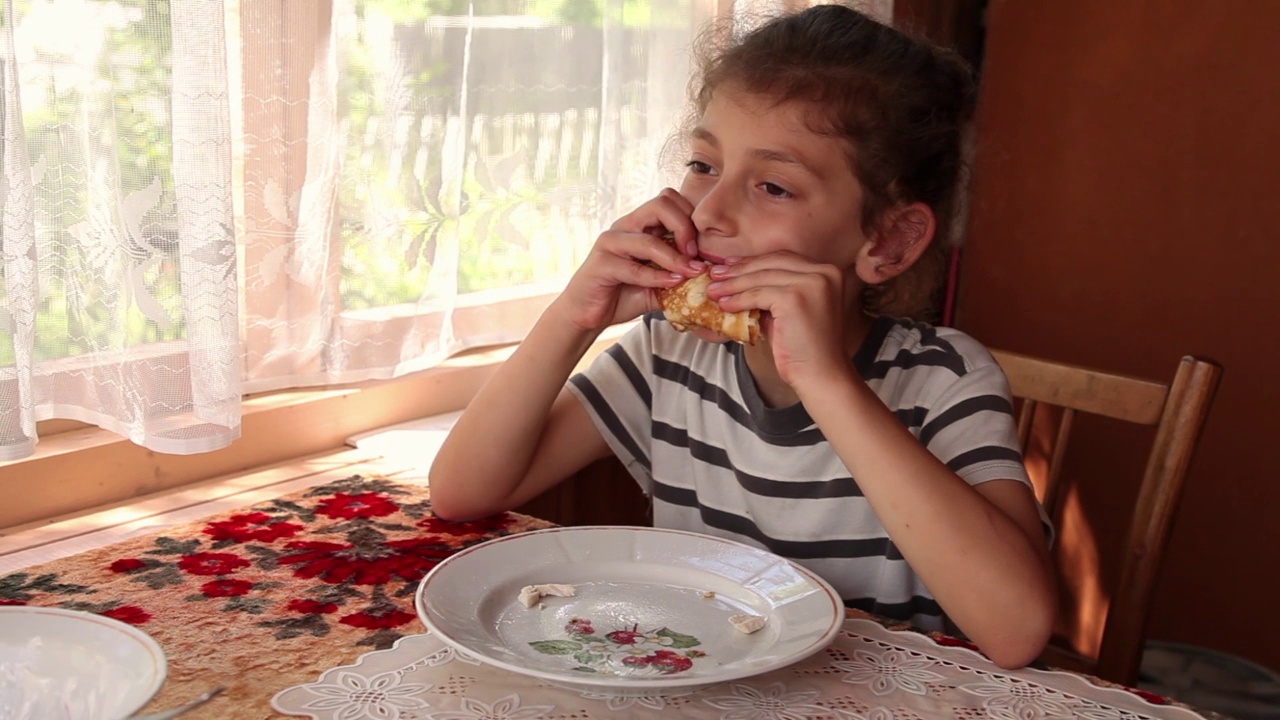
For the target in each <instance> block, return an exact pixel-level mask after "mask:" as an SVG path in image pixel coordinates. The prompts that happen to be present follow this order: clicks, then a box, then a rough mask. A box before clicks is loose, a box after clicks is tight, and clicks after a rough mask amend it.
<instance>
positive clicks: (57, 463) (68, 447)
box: [0, 324, 630, 535]
mask: <svg viewBox="0 0 1280 720" xmlns="http://www.w3.org/2000/svg"><path fill="white" fill-rule="evenodd" d="M629 327H630V324H624V325H620V326H616V327H614V328H610V329H609V330H608V331H606V332H605V333H603V334H602V335H601V336H600V338H599V339H598V340H597V342H596V343H595V345H593V346H592V348H591V350H590V351H589V352H588V353H587V355H586V356H585V357H584V358H583V360H582V363H581V364H580V365H579V367H583V366H585V364H586V363H588V362H590V361H591V360H592V359H593V358H594V357H595V355H596V354H598V353H599V352H600V351H602V350H603V349H604V348H606V347H608V346H609V345H610V344H612V343H613V342H614V340H616V339H617V338H618V337H619V336H620V335H621V334H622V333H623V332H625V331H626V330H627V329H629ZM514 348H515V346H514V345H509V346H503V347H497V348H485V349H479V350H473V351H469V352H466V353H462V354H460V355H458V356H455V357H453V358H450V359H449V360H446V361H445V362H444V363H442V364H440V365H438V366H436V367H434V368H431V369H430V370H424V371H422V372H418V373H413V374H411V375H408V376H405V377H402V378H397V379H395V380H384V381H371V382H365V383H359V384H356V385H350V386H341V387H332V388H321V389H309V390H285V391H278V392H271V393H264V394H261V395H256V396H251V397H246V398H245V400H244V407H243V417H242V419H241V437H240V438H239V439H238V440H236V441H235V442H233V443H232V444H231V445H230V446H229V447H226V448H223V449H221V450H216V451H213V452H208V453H201V454H196V455H168V454H163V453H158V452H155V451H153V450H149V449H147V448H144V447H141V446H139V445H135V444H134V443H132V442H130V441H128V440H126V439H124V438H122V437H121V436H119V435H116V434H115V433H112V432H109V431H106V430H102V429H99V428H96V427H84V428H75V429H70V430H64V431H63V432H59V433H57V434H52V435H48V436H46V437H41V439H40V443H39V444H38V445H37V447H36V452H35V454H33V455H32V456H31V457H28V458H24V459H22V460H18V461H13V462H7V463H0V497H7V498H9V499H10V501H9V502H7V503H4V504H3V506H0V535H5V534H8V533H10V532H12V531H14V530H17V529H18V528H19V527H21V528H22V529H29V528H31V527H32V526H33V525H38V524H40V523H42V522H51V521H53V520H54V519H65V518H67V517H71V516H74V515H77V514H83V513H87V512H91V511H92V510H94V509H100V508H103V507H109V506H113V505H118V504H120V503H123V502H126V501H129V500H131V499H135V498H140V497H144V496H152V495H155V494H157V493H162V492H165V491H171V490H175V489H178V488H182V487H184V486H189V485H192V484H195V483H200V482H204V481H208V480H210V479H212V478H218V477H221V476H225V475H232V474H235V473H242V472H246V471H250V470H253V469H255V468H263V467H267V466H271V465H275V464H278V463H282V462H287V461H289V460H293V459H298V458H304V457H308V456H312V455H316V454H318V453H324V452H332V451H337V450H341V449H342V448H344V446H345V444H346V442H347V440H348V438H350V437H351V436H353V435H358V434H361V433H366V432H368V431H370V430H375V429H377V428H381V427H385V426H387V425H394V424H396V423H401V422H405V421H408V420H413V419H416V418H421V417H426V416H430V415H438V414H441V413H447V412H452V411H456V410H460V409H462V408H463V407H465V406H466V404H467V403H468V402H469V401H470V399H471V398H472V397H473V396H474V395H475V393H476V392H477V391H478V390H479V389H480V387H481V386H482V385H483V384H484V382H485V381H486V380H487V379H488V378H489V377H490V376H491V375H492V374H493V372H494V370H495V369H496V368H497V367H498V365H499V364H500V363H502V361H504V360H506V359H507V358H508V357H509V356H510V355H511V353H512V351H513V350H514ZM429 463H430V460H429V459H427V458H424V460H423V464H424V467H422V468H420V470H421V472H422V473H424V474H425V472H426V470H427V467H425V465H429Z"/></svg>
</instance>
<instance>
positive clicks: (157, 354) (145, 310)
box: [0, 0, 240, 460]
mask: <svg viewBox="0 0 1280 720" xmlns="http://www.w3.org/2000/svg"><path fill="white" fill-rule="evenodd" d="M2 21H3V28H2V30H3V38H4V40H3V48H2V50H0V64H2V67H3V71H2V73H0V81H2V82H3V89H2V91H0V97H2V98H3V106H2V107H0V115H2V116H3V137H0V164H2V165H3V179H4V193H3V203H4V204H3V224H2V225H0V232H2V233H3V236H2V237H0V242H2V247H3V256H4V261H3V284H2V287H3V290H2V292H3V295H2V296H0V459H6V460H7V459H16V458H20V457H23V456H25V455H28V454H30V453H31V452H32V451H33V449H34V444H35V440H36V422H37V421H38V420H42V419H46V418H51V417H62V418H72V419H76V420H81V421H85V422H89V423H94V424H98V425H101V426H103V427H107V428H110V429H111V430H114V431H115V432H118V433H119V434H121V435H123V436H125V437H128V438H130V439H131V440H133V441H135V442H138V443H140V444H143V445H146V446H147V447H151V448H154V449H156V450H159V451H162V452H193V451H199V450H204V449H211V448H214V447H219V446H222V445H225V444H226V442H227V440H228V438H229V436H230V435H232V434H234V432H235V428H237V427H238V418H239V397H240V376H239V373H238V367H239V360H238V356H237V346H238V338H237V332H238V331H237V327H238V322H237V317H236V313H237V309H236V308H237V303H236V297H237V295H236V293H237V290H236V277H235V246H234V240H233V237H232V232H231V228H232V211H231V208H232V203H231V174H230V123H229V117H228V103H229V99H228V95H227V85H226V67H227V63H226V58H225V50H224V48H225V46H224V45H223V44H222V43H221V42H220V41H219V42H210V39H211V38H213V39H220V38H221V37H222V24H223V22H222V21H223V5H222V2H221V0H184V1H183V2H181V3H177V2H175V3H173V5H172V7H170V6H169V4H168V3H154V2H145V1H143V0H131V1H127V0H119V1H118V2H91V1H89V0H48V1H44V0H26V1H24V0H5V2H4V4H3V20H2Z"/></svg>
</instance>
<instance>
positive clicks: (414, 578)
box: [0, 476, 550, 720]
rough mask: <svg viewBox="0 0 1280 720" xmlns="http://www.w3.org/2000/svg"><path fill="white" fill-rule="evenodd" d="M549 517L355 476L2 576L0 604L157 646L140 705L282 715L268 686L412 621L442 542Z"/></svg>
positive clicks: (400, 632)
mask: <svg viewBox="0 0 1280 720" xmlns="http://www.w3.org/2000/svg"><path fill="white" fill-rule="evenodd" d="M548 526H550V523H547V522H544V521H541V520H536V519H534V518H530V517H527V516H522V515H517V514H505V515H500V516H497V517H494V518H490V519H487V520H484V521H480V522H474V523H447V522H444V521H442V520H439V519H437V518H436V517H434V516H433V515H432V514H431V505H430V502H429V501H428V500H427V490H426V488H424V487H420V486H412V485H403V484H397V483H394V482H392V481H390V480H387V479H384V478H377V477H361V476H354V477H350V478H347V479H344V480H340V481H337V482H332V483H329V484H326V485H320V486H317V487H314V488H311V489H309V490H306V491H302V492H299V493H296V494H292V495H287V496H284V497H280V498H277V499H275V500H272V501H270V502H265V503H261V504H259V505H255V506H253V507H249V508H245V509H243V510H238V511H234V512H228V513H224V514H221V515H217V516H214V517H211V518H208V519H207V520H205V521H202V522H197V523H192V524H189V525H184V526H179V527H174V528H171V529H169V530H166V531H163V532H160V533H158V534H154V535H147V536H141V537H137V538H134V539H132V540H128V541H125V542H122V543H119V544H116V545H111V546H108V547H103V548H99V549H96V550H92V551H88V552H84V553H80V554H77V555H73V556H71V557H67V558H63V559H61V560H56V561H53V562H50V563H46V564H43V565H39V566H35V567H31V568H28V569H25V570H22V571H19V572H14V573H10V574H8V575H4V576H0V605H28V604H30V605H39V606H45V607H60V608H68V609H75V610H85V611H89V612H95V613H101V614H103V615H107V616H110V617H113V618H116V619H118V620H122V621H124V622H126V623H130V624H132V625H135V626H136V627H138V628H139V629H141V630H143V631H145V632H146V633H147V634H149V635H151V636H152V637H153V638H155V640H156V641H157V642H158V643H159V644H160V647H161V648H162V649H163V650H164V652H165V655H166V658H167V661H168V678H167V680H166V681H165V684H164V687H163V688H162V689H161V690H160V692H159V694H157V696H156V698H155V699H154V700H153V701H152V702H151V703H150V704H149V705H148V709H149V710H158V709H162V708H167V707H172V706H174V705H178V704H179V703H181V702H183V701H185V700H188V699H190V698H192V697H195V696H196V695H199V694H200V693H202V692H204V691H205V690H208V689H209V688H211V687H213V686H215V685H220V684H225V685H227V688H228V689H227V691H226V692H225V693H223V694H222V695H221V696H220V697H218V698H216V699H215V700H213V701H212V702H210V703H209V704H208V705H206V706H205V707H203V708H200V709H198V710H196V711H194V712H192V713H191V714H189V715H186V716H184V718H192V719H193V720H196V719H198V718H207V719H208V720H215V719H216V720H241V719H246V720H247V719H253V720H258V719H262V718H279V717H282V716H281V715H280V714H279V713H278V712H276V711H275V710H274V709H272V707H271V702H270V700H271V696H272V695H274V694H275V693H277V692H279V691H280V690H281V689H283V688H286V687H289V686H290V685H295V684H301V683H306V682H309V681H311V680H313V679H314V678H315V677H316V676H317V675H319V674H320V673H321V672H323V671H324V670H325V669H327V668H330V667H333V666H335V665H341V664H344V663H350V662H353V661H355V660H356V659H357V658H358V657H359V656H360V655H361V654H362V653H366V652H369V651H371V650H379V649H384V648H390V647H391V646H392V645H393V644H394V643H395V642H396V641H397V640H400V639H401V638H404V637H407V636H412V635H416V634H418V633H420V632H422V630H423V627H422V623H421V622H420V621H419V620H418V618H417V614H416V613H415V611H414V607H413V593H414V590H416V589H417V586H418V583H419V581H420V580H421V579H422V577H423V575H425V574H426V572H427V571H428V570H430V569H431V568H432V567H434V566H435V564H436V563H437V562H439V561H440V560H442V559H444V558H446V557H448V556H449V555H451V554H453V553H454V552H456V551H458V550H460V549H462V548H464V547H467V546H469V545H473V544H475V543H477V542H481V541H484V540H489V539H491V538H494V537H499V536H502V535H508V534H511V533H516V532H522V531H525V530H531V529H534V528H541V527H548Z"/></svg>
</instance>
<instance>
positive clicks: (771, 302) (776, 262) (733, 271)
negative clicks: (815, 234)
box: [707, 251, 850, 388]
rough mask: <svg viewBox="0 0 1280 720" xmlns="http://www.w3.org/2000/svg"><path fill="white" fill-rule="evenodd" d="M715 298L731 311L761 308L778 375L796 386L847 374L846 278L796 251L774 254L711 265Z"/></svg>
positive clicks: (836, 270)
mask: <svg viewBox="0 0 1280 720" xmlns="http://www.w3.org/2000/svg"><path fill="white" fill-rule="evenodd" d="M711 278H712V280H713V281H714V282H712V284H711V285H710V286H709V287H708V288H707V294H708V296H710V297H711V299H713V300H715V301H717V302H719V303H720V306H721V307H722V308H724V309H725V310H726V311H728V312H737V311H739V310H748V309H751V308H758V309H759V310H761V311H763V312H764V314H763V315H762V317H761V330H762V331H763V333H764V336H765V339H766V340H767V341H768V342H769V347H770V349H771V350H772V351H773V361H774V365H775V366H776V367H777V369H778V375H779V376H780V377H781V378H782V380H783V381H785V382H786V383H787V384H788V385H790V386H792V387H793V388H794V387H796V386H797V384H798V383H804V382H807V381H811V380H812V381H818V382H822V381H825V380H829V379H830V378H832V377H834V376H836V375H837V374H838V373H843V372H848V369H849V367H850V362H849V357H848V356H847V355H848V351H847V349H846V348H845V329H846V328H845V323H846V320H845V287H846V285H845V278H844V276H843V275H842V274H841V272H840V269H839V268H837V267H835V266H834V265H823V264H819V263H815V262H813V261H811V260H808V259H806V258H804V257H802V256H800V255H797V254H795V253H792V252H785V251H784V252H773V253H767V254H765V255H758V256H755V257H752V258H747V259H743V260H734V261H731V262H729V263H728V264H725V265H716V266H713V267H712V268H711Z"/></svg>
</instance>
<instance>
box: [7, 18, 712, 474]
mask: <svg viewBox="0 0 1280 720" xmlns="http://www.w3.org/2000/svg"><path fill="white" fill-rule="evenodd" d="M721 5H722V4H721V3H719V2H717V0H238V2H237V1H236V0H225V2H224V0H168V1H167V2H166V1H163V0H0V7H2V9H3V15H2V17H0V30H2V31H3V47H2V48H0V82H3V88H2V92H0V102H2V104H0V119H2V122H3V134H2V137H0V143H2V144H0V163H2V165H3V176H2V177H3V181H4V185H3V188H4V193H3V207H2V212H3V225H2V226H0V231H2V232H3V236H2V237H0V241H2V247H3V266H2V268H0V272H2V274H3V275H2V277H3V283H0V460H14V459H19V458H21V457H24V456H26V455H29V454H30V453H31V452H32V451H33V449H34V445H35V443H36V440H37V428H36V423H37V421H39V420H44V419H48V418H68V419H74V420H80V421H83V422H88V423H92V424H96V425H99V426H101V427H104V428H107V429H109V430H112V431H114V432H117V433H119V434H121V435H123V436H126V437H128V438H130V439H131V440H133V441H134V442H137V443H139V444H141V445H144V446H146V447H149V448H152V449H154V450H157V451H160V452H166V453H193V452H202V451H207V450H213V449H217V448H220V447H223V446H226V445H227V444H228V443H230V442H231V441H232V440H234V439H235V438H236V437H237V436H238V435H239V425H240V400H241V397H242V395H243V394H244V393H247V392H255V391H262V390H270V389H278V388H284V387H293V386H305V385H318V384H331V383H341V382H350V381H358V380H365V379H371V378H389V377H394V376H398V375H401V374H404V373H407V372H411V371H415V370H419V369H423V368H427V367H430V366H431V365H433V364H435V363H437V362H439V361H440V360H441V359H443V358H445V357H447V356H448V355H450V354H451V353H454V352H457V351H458V350H460V349H463V348H466V347H469V346H474V345H479V344H488V343H496V342H507V341H511V340H515V339H518V338H519V337H521V336H522V335H523V333H524V332H525V331H526V330H527V328H528V327H529V325H530V324H531V322H532V320H533V319H534V318H536V316H537V314H538V312H539V311H540V310H541V309H542V307H544V306H545V303H546V302H547V300H548V299H549V297H550V296H551V294H552V293H554V292H555V291H556V290H557V289H558V288H559V287H561V286H562V285H563V282H564V280H565V279H566V278H567V277H568V275H569V273H571V272H572V270H573V269H574V268H576V266H577V264H578V263H579V261H580V260H581V258H582V255H583V253H584V252H585V250H586V249H587V248H588V247H589V245H590V243H591V242H592V241H593V240H594V238H595V236H596V234H597V233H598V231H599V230H600V229H601V228H602V227H603V226H605V225H607V224H608V223H609V222H611V221H612V219H613V218H614V217H616V215H617V214H618V213H619V212H621V211H622V210H624V209H627V208H630V207H631V206H633V205H635V204H636V203H638V202H640V201H641V200H643V199H645V198H647V197H649V196H650V195H652V194H653V193H654V192H655V191H656V190H657V188H659V187H660V186H661V185H662V184H663V183H664V182H665V181H669V179H668V178H665V177H663V176H662V175H661V172H662V168H661V167H660V165H659V156H660V150H661V148H662V146H663V144H664V142H665V141H666V140H667V139H668V136H669V133H670V132H671V130H672V129H673V126H674V121H675V120H676V119H677V118H678V117H679V115H680V113H681V112H682V110H683V99H684V90H685V79H686V77H687V63H688V54H687V50H688V45H689V41H690V39H691V37H692V33H693V32H694V30H695V29H696V28H698V27H699V26H700V25H701V24H702V23H703V22H704V21H706V20H707V19H709V18H710V17H711V15H712V14H713V13H715V12H716V11H717V8H719V7H720V6H721Z"/></svg>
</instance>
